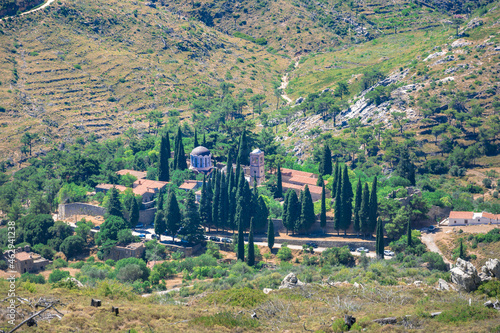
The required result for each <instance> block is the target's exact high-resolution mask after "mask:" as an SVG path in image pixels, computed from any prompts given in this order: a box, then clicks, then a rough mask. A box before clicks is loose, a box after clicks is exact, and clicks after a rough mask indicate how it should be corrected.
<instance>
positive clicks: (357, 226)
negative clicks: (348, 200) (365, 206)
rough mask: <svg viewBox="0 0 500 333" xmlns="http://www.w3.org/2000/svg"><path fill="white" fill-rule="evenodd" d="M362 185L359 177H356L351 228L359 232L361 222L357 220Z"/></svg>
mask: <svg viewBox="0 0 500 333" xmlns="http://www.w3.org/2000/svg"><path fill="white" fill-rule="evenodd" d="M362 191H363V190H362V187H361V177H359V178H358V185H357V186H356V197H355V199H354V223H353V228H354V231H355V232H357V233H358V234H359V232H360V231H361V223H360V221H359V211H360V209H361V199H362V196H363V192H362Z"/></svg>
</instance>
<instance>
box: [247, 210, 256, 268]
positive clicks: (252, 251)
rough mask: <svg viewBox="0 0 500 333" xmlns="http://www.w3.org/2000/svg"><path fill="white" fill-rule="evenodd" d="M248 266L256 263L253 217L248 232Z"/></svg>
mask: <svg viewBox="0 0 500 333" xmlns="http://www.w3.org/2000/svg"><path fill="white" fill-rule="evenodd" d="M247 264H248V266H253V265H255V248H254V245H253V217H252V219H251V220H250V231H249V233H248V257H247Z"/></svg>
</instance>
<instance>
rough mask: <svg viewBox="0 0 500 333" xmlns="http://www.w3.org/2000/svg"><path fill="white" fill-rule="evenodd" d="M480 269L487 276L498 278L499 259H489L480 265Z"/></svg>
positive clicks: (499, 276) (499, 272) (499, 275)
mask: <svg viewBox="0 0 500 333" xmlns="http://www.w3.org/2000/svg"><path fill="white" fill-rule="evenodd" d="M481 271H482V272H483V273H484V274H486V275H487V276H489V277H496V278H497V279H500V260H498V259H489V260H488V261H487V262H486V263H485V264H484V266H483V267H481Z"/></svg>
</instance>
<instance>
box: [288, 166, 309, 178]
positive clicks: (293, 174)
mask: <svg viewBox="0 0 500 333" xmlns="http://www.w3.org/2000/svg"><path fill="white" fill-rule="evenodd" d="M281 174H282V175H284V176H288V177H308V178H318V177H317V176H316V175H315V174H314V173H311V172H305V171H299V170H292V169H286V168H283V169H281Z"/></svg>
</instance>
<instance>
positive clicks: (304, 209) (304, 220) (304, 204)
mask: <svg viewBox="0 0 500 333" xmlns="http://www.w3.org/2000/svg"><path fill="white" fill-rule="evenodd" d="M303 193H304V194H303V195H301V202H300V205H301V210H300V226H301V229H303V230H305V231H309V229H311V227H312V225H313V224H314V222H316V215H314V204H313V201H312V197H311V192H310V191H309V186H307V185H306V186H305V188H304V191H303Z"/></svg>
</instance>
